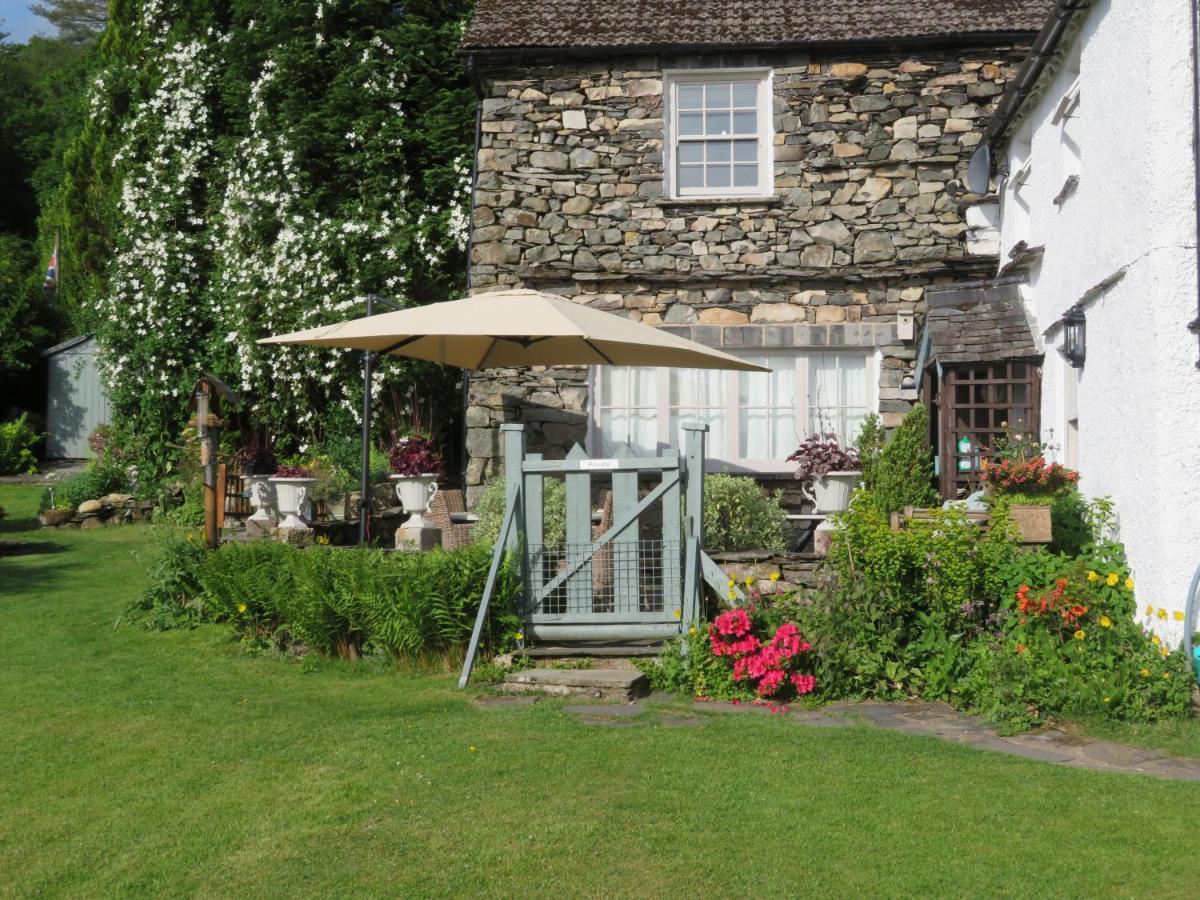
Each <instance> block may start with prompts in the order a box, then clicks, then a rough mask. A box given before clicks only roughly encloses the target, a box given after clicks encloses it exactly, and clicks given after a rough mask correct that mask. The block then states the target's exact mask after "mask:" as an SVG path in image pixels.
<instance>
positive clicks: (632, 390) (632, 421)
mask: <svg viewBox="0 0 1200 900" xmlns="http://www.w3.org/2000/svg"><path fill="white" fill-rule="evenodd" d="M598 379H599V382H600V385H599V387H600V390H599V394H600V407H601V408H600V409H599V411H598V413H597V416H596V424H597V426H598V428H599V431H600V452H601V453H602V454H604V455H606V456H615V455H617V453H618V452H629V453H633V454H645V453H650V454H653V453H655V452H657V449H658V424H657V423H658V396H657V395H658V370H657V369H655V368H652V367H645V366H642V367H629V366H619V367H608V366H603V367H601V368H599V369H598Z"/></svg>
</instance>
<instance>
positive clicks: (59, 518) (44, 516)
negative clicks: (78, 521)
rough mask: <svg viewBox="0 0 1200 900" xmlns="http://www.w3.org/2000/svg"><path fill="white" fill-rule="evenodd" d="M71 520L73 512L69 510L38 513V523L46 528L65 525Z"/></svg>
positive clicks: (46, 510) (51, 510)
mask: <svg viewBox="0 0 1200 900" xmlns="http://www.w3.org/2000/svg"><path fill="white" fill-rule="evenodd" d="M73 518H75V511H74V510H70V509H43V510H42V511H41V512H40V513H38V521H39V522H41V523H42V525H44V526H45V527H47V528H58V527H59V526H60V525H66V524H67V523H68V522H70V521H71V520H72V519H73Z"/></svg>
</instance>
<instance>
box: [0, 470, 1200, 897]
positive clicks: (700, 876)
mask: <svg viewBox="0 0 1200 900" xmlns="http://www.w3.org/2000/svg"><path fill="white" fill-rule="evenodd" d="M38 493H39V492H38V490H37V489H34V488H26V487H0V505H3V506H5V507H7V508H8V511H9V514H10V515H9V518H8V519H6V520H3V521H0V540H14V539H19V540H24V541H28V542H30V543H31V544H33V547H31V548H30V551H31V552H27V553H20V554H18V555H3V556H0V635H2V638H0V648H2V649H0V718H2V720H3V721H2V724H0V771H2V772H3V776H2V777H0V873H3V876H2V877H0V894H6V895H12V896H28V895H34V894H40V895H49V896H88V897H103V896H114V895H122V896H128V895H133V896H151V895H153V896H178V895H198V896H203V897H228V896H293V895H300V896H346V895H352V894H354V895H370V896H461V895H471V896H593V897H619V896H631V897H632V896H637V897H643V896H648V897H657V896H669V897H675V896H679V897H682V896H730V897H733V896H737V897H741V896H748V895H751V894H760V895H768V896H808V895H820V896H833V897H863V896H938V897H949V896H957V897H980V896H1010V897H1034V896H1045V897H1109V896H1113V897H1115V896H1151V895H1153V896H1157V897H1192V896H1195V893H1196V876H1197V871H1198V870H1197V863H1196V859H1197V856H1196V848H1197V844H1196V836H1197V832H1196V829H1195V822H1196V809H1197V807H1198V805H1200V785H1197V784H1189V783H1177V782H1166V781H1157V780H1154V779H1150V778H1145V777H1140V776H1130V775H1112V774H1098V773H1092V772H1085V771H1078V770H1071V769H1064V768H1059V767H1054V766H1050V765H1046V764H1040V763H1035V762H1028V761H1024V760H1019V759H1013V758H1009V757H1004V756H999V755H994V754H990V753H986V752H981V751H974V750H970V749H966V748H962V747H958V746H954V745H950V744H946V743H943V742H941V741H938V740H935V739H932V738H920V737H912V736H907V735H902V734H896V733H891V732H881V731H875V730H872V729H870V728H868V727H855V728H848V729H829V730H810V729H806V728H803V727H799V726H796V725H794V724H792V723H790V722H788V721H784V720H781V719H777V718H770V717H766V716H758V715H748V716H724V717H718V716H713V717H711V718H710V719H706V721H705V724H704V725H702V726H700V727H689V728H668V727H663V726H661V725H656V724H638V725H636V726H634V727H628V728H605V727H597V726H588V725H584V724H581V723H580V722H578V721H576V720H575V719H574V718H572V717H571V716H567V715H563V714H562V712H561V708H560V705H558V704H555V703H552V702H543V703H539V704H537V705H536V706H533V707H528V708H522V709H509V710H481V709H477V708H476V707H474V706H473V705H472V704H471V703H470V701H469V699H468V698H467V697H465V696H463V695H462V694H460V693H458V692H457V691H455V690H454V688H453V684H452V679H451V678H450V677H449V676H430V675H417V674H406V673H397V672H394V671H390V670H387V669H385V668H383V667H382V666H377V665H371V664H367V665H359V666H347V665H338V664H331V663H326V664H318V663H314V662H301V661H297V660H288V659H279V658H264V657H255V656H250V655H247V654H245V653H243V652H242V651H241V650H239V649H238V647H237V646H236V645H234V644H233V643H231V641H230V638H229V637H228V635H227V633H226V632H225V631H224V630H222V629H217V628H200V629H197V630H195V631H189V632H174V633H166V634H151V633H147V632H144V631H141V630H139V629H137V628H134V627H131V626H129V625H127V624H121V623H120V622H119V617H120V614H121V611H122V610H123V608H124V606H125V604H126V603H127V602H128V601H129V599H130V598H131V597H132V596H134V595H135V594H136V592H137V591H138V590H139V588H140V586H141V584H142V580H143V578H144V572H145V568H146V557H145V554H146V553H147V552H148V551H149V548H150V544H149V543H148V542H147V531H146V530H145V529H143V528H113V529H105V530H102V531H91V532H79V531H75V532H70V531H68V532H61V531H56V532H41V531H36V530H35V526H34V523H33V521H32V514H33V508H34V505H35V503H36V497H37V494H38ZM1185 743H1186V742H1185ZM472 747H474V748H475V751H474V752H472V751H471V749H470V748H472Z"/></svg>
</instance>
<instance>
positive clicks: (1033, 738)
mask: <svg viewBox="0 0 1200 900" xmlns="http://www.w3.org/2000/svg"><path fill="white" fill-rule="evenodd" d="M537 699H538V698H534V697H529V696H524V697H513V698H508V697H497V698H482V699H480V700H478V701H476V702H477V703H478V705H480V706H482V707H485V708H489V709H500V708H505V707H509V706H516V705H522V706H523V705H528V704H530V703H533V702H536V700H537ZM677 699H678V698H675V697H673V696H671V695H651V696H650V697H648V698H645V700H649V701H650V702H649V703H647V702H645V700H642V701H635V702H632V703H573V704H567V705H565V706H563V708H562V711H563V713H565V714H567V715H570V716H573V717H574V718H575V719H576V720H577V721H578V722H580V723H581V724H584V725H599V726H606V727H610V728H613V727H616V728H632V727H639V726H646V725H658V726H660V727H667V728H679V727H689V726H691V727H695V726H701V725H703V724H704V723H705V721H706V720H707V719H709V716H710V715H712V714H746V715H753V714H758V715H774V716H780V717H784V718H787V719H789V720H790V721H792V722H794V723H795V724H797V725H799V726H802V727H805V728H854V727H871V728H887V729H890V730H893V731H900V732H904V733H906V734H920V735H928V736H930V737H936V738H940V739H942V740H944V741H950V742H953V743H958V744H965V745H966V746H968V747H974V748H976V749H978V750H990V751H992V752H995V753H1005V754H1008V755H1010V756H1019V757H1022V758H1024V759H1031V760H1037V761H1039V762H1046V763H1052V764H1055V765H1062V766H1072V767H1074V768H1080V769H1092V770H1095V771H1099V772H1128V773H1134V774H1140V775H1151V776H1154V777H1156V778H1169V779H1175V780H1180V781H1200V759H1188V758H1183V757H1175V756H1168V755H1166V754H1164V753H1160V752H1158V751H1156V750H1147V749H1144V748H1141V747H1130V746H1127V745H1125V744H1116V743H1113V742H1111V741H1101V740H1093V739H1092V738H1086V737H1083V736H1081V735H1076V734H1070V733H1068V732H1065V731H1062V730H1060V729H1056V728H1047V729H1043V730H1040V731H1036V732H1028V733H1026V734H1019V735H1013V736H1010V737H1002V736H1000V735H999V734H997V733H996V732H995V731H993V730H992V729H990V728H988V727H987V726H986V725H985V724H984V723H983V721H982V720H981V719H980V718H978V717H977V716H968V715H964V714H963V713H961V712H959V711H958V710H956V709H954V708H953V707H952V706H950V705H949V704H946V703H925V702H920V701H904V702H894V703H885V702H879V701H867V702H862V703H831V704H829V705H828V706H824V707H822V708H820V709H794V708H789V707H786V706H774V707H770V706H765V705H756V704H752V703H729V702H725V701H696V702H695V703H693V704H692V705H691V708H690V709H680V708H679V707H678V706H677V705H671V706H659V705H658V704H657V703H656V702H655V701H665V700H677Z"/></svg>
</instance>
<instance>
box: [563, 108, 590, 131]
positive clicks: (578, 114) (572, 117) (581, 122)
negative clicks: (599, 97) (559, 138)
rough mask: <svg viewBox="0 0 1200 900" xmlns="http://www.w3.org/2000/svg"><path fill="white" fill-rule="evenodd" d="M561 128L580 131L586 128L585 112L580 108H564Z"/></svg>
mask: <svg viewBox="0 0 1200 900" xmlns="http://www.w3.org/2000/svg"><path fill="white" fill-rule="evenodd" d="M562 123H563V128H570V129H572V130H574V131H581V130H583V129H585V128H587V113H585V112H584V111H583V110H582V109H565V110H563V114H562Z"/></svg>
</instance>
